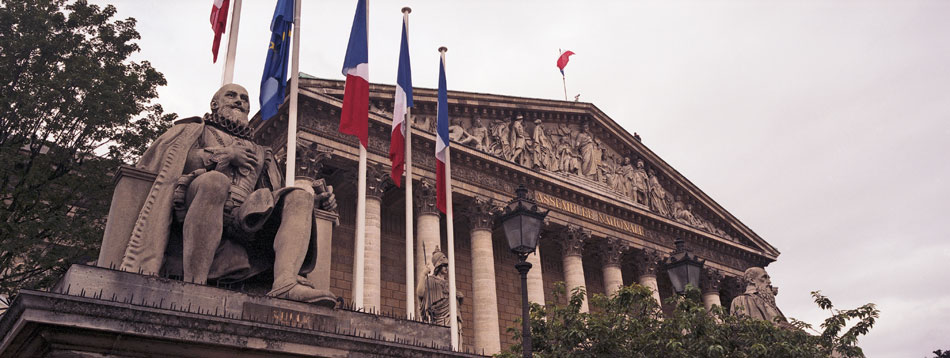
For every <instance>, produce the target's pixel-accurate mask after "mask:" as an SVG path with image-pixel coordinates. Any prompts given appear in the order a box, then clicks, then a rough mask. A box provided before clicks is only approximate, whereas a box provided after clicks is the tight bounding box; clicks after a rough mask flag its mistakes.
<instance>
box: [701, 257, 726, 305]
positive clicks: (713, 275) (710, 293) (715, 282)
mask: <svg viewBox="0 0 950 358" xmlns="http://www.w3.org/2000/svg"><path fill="white" fill-rule="evenodd" d="M722 279H723V275H722V272H720V271H719V270H716V269H714V268H708V267H707V268H703V274H702V276H700V277H699V287H700V289H702V292H703V305H704V306H706V310H707V311H709V310H711V309H712V307H713V306H722V301H721V300H720V299H719V288H720V287H721V284H722Z"/></svg>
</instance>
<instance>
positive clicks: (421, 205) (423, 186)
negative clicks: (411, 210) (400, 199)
mask: <svg viewBox="0 0 950 358" xmlns="http://www.w3.org/2000/svg"><path fill="white" fill-rule="evenodd" d="M414 188H415V189H416V190H415V191H416V192H415V193H413V197H414V198H413V201H414V202H415V205H416V208H417V209H418V210H419V215H426V214H431V215H439V207H438V205H437V202H436V201H437V200H438V196H437V194H438V190H437V189H436V187H435V180H432V179H429V178H422V180H420V181H419V185H418V186H414Z"/></svg>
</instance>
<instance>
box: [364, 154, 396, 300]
mask: <svg viewBox="0 0 950 358" xmlns="http://www.w3.org/2000/svg"><path fill="white" fill-rule="evenodd" d="M390 185H391V179H390V178H389V169H387V168H385V167H383V166H381V165H370V166H368V167H367V168H366V246H365V249H366V251H365V252H364V255H363V258H364V259H363V262H364V265H365V266H364V268H363V277H364V278H363V279H364V281H363V307H364V308H365V309H366V311H367V312H379V311H380V297H381V295H380V293H381V290H380V285H381V278H380V272H381V269H382V263H381V262H380V253H381V252H382V239H381V237H382V229H381V227H382V226H381V225H382V221H381V216H382V213H381V208H382V203H383V193H384V192H385V191H386V189H388V188H389V186H390Z"/></svg>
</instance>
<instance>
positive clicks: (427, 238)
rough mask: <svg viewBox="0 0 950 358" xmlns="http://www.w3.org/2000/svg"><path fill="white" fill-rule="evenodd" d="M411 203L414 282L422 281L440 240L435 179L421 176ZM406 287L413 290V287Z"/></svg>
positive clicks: (417, 309)
mask: <svg viewBox="0 0 950 358" xmlns="http://www.w3.org/2000/svg"><path fill="white" fill-rule="evenodd" d="M413 188H414V189H415V193H413V204H415V205H416V208H417V209H418V211H417V212H416V250H415V254H416V284H417V285H418V284H419V282H422V281H423V278H424V277H425V275H426V273H428V268H427V267H428V266H431V265H432V262H431V259H432V251H435V249H436V247H437V246H439V243H440V242H441V241H442V240H441V231H440V229H439V226H440V222H439V208H438V207H437V206H436V193H437V192H436V188H435V181H434V180H431V179H428V178H423V179H422V180H421V181H420V182H419V185H414V186H413ZM408 289H411V290H415V289H416V288H415V287H409V288H408ZM418 305H419V300H418V298H417V299H416V313H417V314H418V313H419V307H418Z"/></svg>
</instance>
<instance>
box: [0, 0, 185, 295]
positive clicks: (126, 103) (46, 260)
mask: <svg viewBox="0 0 950 358" xmlns="http://www.w3.org/2000/svg"><path fill="white" fill-rule="evenodd" d="M115 13H116V9H115V7H113V6H111V5H110V6H106V7H99V6H96V5H90V4H88V3H86V1H84V0H78V1H74V2H69V3H67V1H66V0H4V1H3V2H2V4H0V294H11V293H13V292H15V291H16V290H17V289H18V288H20V287H24V286H35V285H39V286H45V285H49V284H50V283H51V281H52V280H54V279H55V277H56V273H57V272H58V271H61V270H63V269H65V267H67V266H68V264H69V263H71V262H75V261H77V260H78V261H88V260H90V259H93V258H95V256H96V252H97V250H98V245H99V241H100V240H101V237H102V230H103V227H104V220H105V216H106V215H107V212H108V208H109V201H110V198H111V196H112V179H111V177H110V175H111V174H112V173H113V172H114V171H115V170H116V169H117V167H118V166H119V165H120V164H121V163H123V162H129V161H132V160H134V159H135V158H136V157H137V156H138V155H140V154H141V153H142V152H143V151H144V149H145V146H146V145H147V143H149V142H150V141H151V140H152V139H154V138H155V137H156V136H157V135H158V134H160V133H161V132H163V131H164V130H166V129H167V128H168V126H169V125H170V120H171V119H173V118H174V117H175V115H174V114H164V113H163V112H162V108H161V106H159V105H157V104H153V103H152V100H153V99H154V98H156V97H157V95H158V93H157V88H158V86H162V85H165V78H164V76H163V75H162V74H161V73H159V72H158V71H156V70H155V69H154V68H152V66H151V65H150V64H149V63H148V62H147V61H139V62H135V61H131V60H130V59H129V56H130V55H132V54H133V53H135V52H137V51H138V50H139V47H138V45H137V44H136V43H135V40H138V39H139V33H138V32H137V31H136V30H135V23H136V22H135V19H132V18H129V19H125V20H116V19H113V16H114V15H115ZM136 117H140V118H139V119H137V120H135V119H134V118H136Z"/></svg>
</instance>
